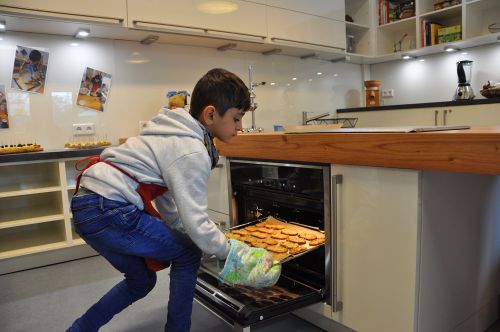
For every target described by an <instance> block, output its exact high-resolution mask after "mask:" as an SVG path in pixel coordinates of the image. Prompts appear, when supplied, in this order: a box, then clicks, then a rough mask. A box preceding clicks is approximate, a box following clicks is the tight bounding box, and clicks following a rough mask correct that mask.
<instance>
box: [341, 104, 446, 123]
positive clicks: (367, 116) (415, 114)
mask: <svg viewBox="0 0 500 332" xmlns="http://www.w3.org/2000/svg"><path fill="white" fill-rule="evenodd" d="M436 111H437V112H438V113H437V115H436ZM442 112H443V110H442V109H437V108H436V109H428V108H416V109H402V110H377V111H366V112H352V113H339V114H338V116H339V117H346V118H357V119H358V122H357V123H356V127H390V126H433V125H434V124H435V121H437V124H438V125H441V124H442V116H443V115H442V114H443V113H442Z"/></svg>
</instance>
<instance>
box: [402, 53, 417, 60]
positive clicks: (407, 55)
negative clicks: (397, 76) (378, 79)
mask: <svg viewBox="0 0 500 332" xmlns="http://www.w3.org/2000/svg"><path fill="white" fill-rule="evenodd" d="M401 57H402V58H403V60H412V59H416V58H417V57H416V56H413V55H409V54H402V55H401Z"/></svg>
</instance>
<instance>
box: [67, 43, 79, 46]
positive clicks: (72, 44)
mask: <svg viewBox="0 0 500 332" xmlns="http://www.w3.org/2000/svg"><path fill="white" fill-rule="evenodd" d="M69 45H70V46H73V47H76V46H78V43H71V44H69Z"/></svg>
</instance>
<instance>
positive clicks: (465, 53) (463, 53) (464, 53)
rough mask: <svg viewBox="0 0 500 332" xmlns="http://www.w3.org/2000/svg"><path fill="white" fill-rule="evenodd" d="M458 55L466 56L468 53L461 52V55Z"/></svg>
mask: <svg viewBox="0 0 500 332" xmlns="http://www.w3.org/2000/svg"><path fill="white" fill-rule="evenodd" d="M460 54H462V55H467V54H469V53H467V52H462V53H460Z"/></svg>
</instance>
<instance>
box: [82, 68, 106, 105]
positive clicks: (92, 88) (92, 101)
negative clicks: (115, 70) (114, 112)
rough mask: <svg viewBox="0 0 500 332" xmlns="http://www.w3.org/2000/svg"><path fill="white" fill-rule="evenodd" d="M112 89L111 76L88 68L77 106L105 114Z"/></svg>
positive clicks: (83, 78)
mask: <svg viewBox="0 0 500 332" xmlns="http://www.w3.org/2000/svg"><path fill="white" fill-rule="evenodd" d="M110 87H111V74H108V73H105V72H102V71H100V70H97V69H93V68H88V67H87V68H85V71H84V72H83V77H82V81H81V82H80V90H79V91H78V97H77V99H76V104H77V105H78V106H82V107H86V108H90V109H94V110H96V111H101V112H103V111H104V104H106V101H107V99H108V94H109V88H110Z"/></svg>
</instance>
